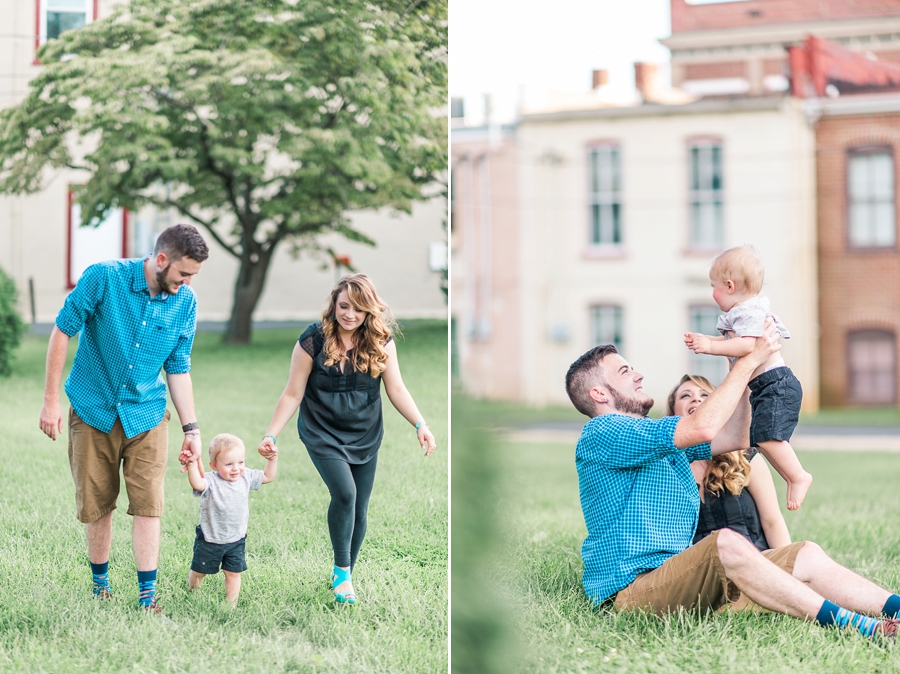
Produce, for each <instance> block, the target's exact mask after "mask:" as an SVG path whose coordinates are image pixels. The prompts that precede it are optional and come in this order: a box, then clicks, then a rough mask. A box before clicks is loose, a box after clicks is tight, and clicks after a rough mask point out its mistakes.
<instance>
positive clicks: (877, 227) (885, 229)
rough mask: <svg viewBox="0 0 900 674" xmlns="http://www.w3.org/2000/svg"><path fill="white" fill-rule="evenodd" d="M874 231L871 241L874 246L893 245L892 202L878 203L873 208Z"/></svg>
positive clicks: (894, 229)
mask: <svg viewBox="0 0 900 674" xmlns="http://www.w3.org/2000/svg"><path fill="white" fill-rule="evenodd" d="M872 215H873V219H874V221H875V222H874V227H873V229H874V231H873V236H872V243H873V245H876V246H893V245H894V239H895V236H896V235H895V231H896V228H895V227H894V204H893V203H890V202H889V203H880V204H875V206H874V208H873V213H872Z"/></svg>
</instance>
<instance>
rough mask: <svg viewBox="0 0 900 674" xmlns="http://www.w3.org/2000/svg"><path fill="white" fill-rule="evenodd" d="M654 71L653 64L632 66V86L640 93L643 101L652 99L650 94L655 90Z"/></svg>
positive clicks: (655, 66) (654, 66) (655, 68)
mask: <svg viewBox="0 0 900 674" xmlns="http://www.w3.org/2000/svg"><path fill="white" fill-rule="evenodd" d="M656 71H657V65H656V64H655V63H640V62H638V63H635V64H634V86H635V88H636V89H637V90H638V91H639V92H640V94H641V97H642V98H644V100H648V99H649V98H652V95H653V94H652V92H653V91H654V90H655V89H656V87H657V84H656Z"/></svg>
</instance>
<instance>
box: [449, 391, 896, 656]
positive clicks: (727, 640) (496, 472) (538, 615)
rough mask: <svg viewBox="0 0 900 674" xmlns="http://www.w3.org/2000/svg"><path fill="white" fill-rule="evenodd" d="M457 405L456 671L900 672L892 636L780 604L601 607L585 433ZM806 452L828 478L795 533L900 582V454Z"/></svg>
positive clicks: (817, 486) (867, 571)
mask: <svg viewBox="0 0 900 674" xmlns="http://www.w3.org/2000/svg"><path fill="white" fill-rule="evenodd" d="M453 410H454V412H453V441H454V442H453V445H454V446H453V467H452V470H453V497H452V500H453V515H452V528H453V598H452V606H453V619H452V640H453V641H452V646H451V650H452V664H453V671H454V673H455V674H462V673H464V672H465V673H469V672H471V673H473V674H474V673H476V672H477V673H478V674H490V673H499V672H510V673H512V672H541V673H544V672H546V673H551V672H607V671H609V672H654V673H655V672H673V673H684V672H704V673H709V672H727V673H728V674H735V673H736V672H741V673H743V672H765V673H766V674H776V673H779V672H784V673H788V672H790V673H791V674H795V673H797V672H841V673H845V672H897V671H900V648H898V649H897V652H893V651H894V647H893V645H892V644H889V645H884V644H881V645H879V644H872V643H869V642H868V641H866V640H864V639H863V638H862V637H859V636H857V635H855V634H847V633H840V632H838V631H836V630H826V629H822V628H820V627H817V626H816V625H815V624H809V623H803V622H800V621H798V620H794V619H791V618H786V617H784V616H779V615H771V614H770V615H751V614H741V615H736V614H722V615H706V616H697V615H693V614H685V613H682V614H678V615H673V616H671V617H668V618H665V619H658V618H655V617H649V616H646V615H642V614H635V613H621V614H615V613H610V612H605V611H604V612H598V613H595V612H593V611H592V610H591V607H590V605H589V603H588V601H587V599H586V598H585V595H584V592H583V590H582V587H581V571H582V563H581V558H580V554H579V551H580V548H581V543H582V541H583V540H584V537H585V535H586V530H585V527H584V520H583V518H582V515H581V509H580V505H579V500H578V480H577V475H576V472H575V465H574V446H570V445H568V444H564V443H562V444H561V443H526V442H522V443H516V444H513V443H510V442H505V441H503V440H502V438H497V437H492V436H491V433H490V431H489V430H486V429H485V428H484V427H483V426H482V425H481V424H480V423H479V419H480V418H484V417H483V416H482V415H483V414H484V411H485V410H484V407H483V406H482V405H481V404H480V403H478V404H477V405H473V404H472V403H471V402H467V401H465V400H457V399H454V400H453ZM490 412H493V409H491V410H490ZM511 416H515V415H512V414H510V415H507V418H509V417H511ZM493 421H494V420H493V417H491V423H493ZM800 458H801V460H802V461H803V464H804V466H805V467H806V468H807V470H809V471H810V472H811V473H812V474H813V475H814V476H815V480H816V481H815V483H814V484H813V487H812V489H811V490H810V492H809V495H808V496H807V499H806V501H805V503H804V505H803V508H802V509H801V510H800V511H797V512H796V513H789V514H787V515H786V519H787V523H788V527H789V529H790V531H791V534H792V537H793V538H794V540H812V541H815V542H817V543H819V544H820V545H821V546H822V547H823V548H824V549H825V550H826V552H828V553H829V554H831V555H832V556H833V557H834V558H835V559H836V560H837V561H838V562H840V563H842V564H844V565H846V566H848V567H849V568H851V569H853V570H855V571H857V572H858V573H861V574H863V575H865V576H867V577H868V578H871V579H872V580H874V581H876V582H877V583H879V584H881V585H884V586H887V587H889V588H892V589H894V590H900V572H898V555H900V521H898V517H897V513H898V512H900V493H898V490H897V483H898V482H897V478H898V476H900V454H885V453H874V452H872V453H838V452H820V453H819V452H804V453H800ZM775 483H776V487H777V488H778V489H779V493H780V498H781V499H782V500H783V498H784V483H783V482H782V481H781V480H780V479H779V478H778V476H777V475H776V476H775Z"/></svg>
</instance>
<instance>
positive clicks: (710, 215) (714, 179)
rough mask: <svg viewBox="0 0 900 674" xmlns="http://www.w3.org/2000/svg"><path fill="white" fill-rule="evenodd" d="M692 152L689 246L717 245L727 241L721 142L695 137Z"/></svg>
mask: <svg viewBox="0 0 900 674" xmlns="http://www.w3.org/2000/svg"><path fill="white" fill-rule="evenodd" d="M688 149H689V155H690V209H691V212H690V227H691V231H690V247H691V248H712V249H717V248H721V247H722V246H723V243H724V241H725V214H724V208H723V205H722V145H721V143H719V142H718V141H693V142H692V143H691V144H690V146H689V148H688Z"/></svg>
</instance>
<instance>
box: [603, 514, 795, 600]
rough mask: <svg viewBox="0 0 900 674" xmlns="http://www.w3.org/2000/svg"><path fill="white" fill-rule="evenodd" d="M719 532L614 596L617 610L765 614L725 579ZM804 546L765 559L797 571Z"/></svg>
mask: <svg viewBox="0 0 900 674" xmlns="http://www.w3.org/2000/svg"><path fill="white" fill-rule="evenodd" d="M718 533H719V532H718V531H714V532H713V533H712V534H710V535H709V536H707V537H706V538H704V539H703V540H702V541H700V542H699V543H697V544H695V545H692V546H691V547H689V548H688V549H687V550H684V551H683V552H680V553H679V554H677V555H673V556H672V557H669V559H667V560H666V561H665V562H664V563H663V565H662V566H660V567H659V568H656V569H653V571H647V572H646V573H642V574H641V575H639V576H638V577H637V578H635V579H634V580H633V581H632V582H631V584H630V585H629V586H628V587H626V588H624V589H623V590H620V591H619V592H618V594H616V596H615V607H616V608H617V609H620V610H622V609H625V610H628V609H641V610H644V611H649V612H651V613H657V614H665V613H672V612H673V611H676V610H678V608H679V607H684V608H685V609H687V610H691V611H694V610H699V611H701V612H704V611H709V610H713V611H714V610H716V609H718V608H720V607H721V606H724V605H726V603H728V602H732V603H734V605H735V606H734V607H735V608H736V609H743V608H748V607H749V608H751V610H762V609H761V607H759V606H757V605H756V604H753V602H751V601H749V600H748V599H746V598H745V597H744V596H743V593H742V592H741V591H740V590H739V589H738V588H737V586H736V585H735V584H734V583H732V582H731V581H730V580H728V579H727V578H726V577H725V569H724V568H723V567H722V562H721V560H720V559H719V548H718V546H717V545H716V539H717V538H718ZM802 547H803V543H802V542H799V543H791V544H790V545H786V546H784V547H783V548H776V549H775V550H766V551H765V552H763V553H762V555H763V556H764V557H765V558H766V559H768V560H769V561H770V562H772V563H774V564H775V565H776V566H778V567H779V568H781V569H784V570H785V571H787V572H788V573H792V572H793V570H794V562H795V561H796V560H797V553H798V552H800V548H802Z"/></svg>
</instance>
